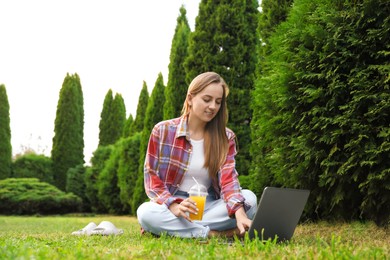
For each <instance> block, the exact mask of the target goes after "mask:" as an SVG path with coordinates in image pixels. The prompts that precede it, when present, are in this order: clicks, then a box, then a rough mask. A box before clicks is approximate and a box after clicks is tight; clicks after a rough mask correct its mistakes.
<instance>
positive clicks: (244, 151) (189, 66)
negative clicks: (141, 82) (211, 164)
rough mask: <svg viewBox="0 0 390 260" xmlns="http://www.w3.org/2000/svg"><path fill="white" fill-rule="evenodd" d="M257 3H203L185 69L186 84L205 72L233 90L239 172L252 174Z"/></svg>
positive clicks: (238, 0) (230, 106)
mask: <svg viewBox="0 0 390 260" xmlns="http://www.w3.org/2000/svg"><path fill="white" fill-rule="evenodd" d="M257 8H258V1H257V0H246V1H245V0H233V1H232V0H229V1H228V0H222V1H211V0H202V1H201V3H200V5H199V13H198V16H197V17H196V24H195V25H196V26H195V31H194V32H193V33H192V34H191V36H190V43H189V54H188V55H189V56H188V58H187V59H186V63H185V67H186V74H187V82H190V81H191V80H192V79H193V78H194V77H195V76H197V75H198V74H200V73H202V72H205V71H215V72H217V73H219V74H220V75H221V76H222V77H223V78H224V79H225V81H226V83H227V84H228V85H229V87H230V94H229V97H228V101H227V102H228V110H229V125H228V126H229V127H230V128H232V129H233V130H234V132H235V133H236V135H237V137H238V146H239V153H238V155H237V157H236V160H237V163H236V168H237V170H238V172H239V173H240V174H243V175H246V174H248V171H249V165H250V160H251V159H250V154H249V146H250V143H251V134H250V121H251V118H252V109H251V107H250V105H249V104H250V100H251V91H252V90H253V89H254V80H255V69H256V60H257V55H256V43H257V41H258V36H257V23H258V13H259V11H258V9H257Z"/></svg>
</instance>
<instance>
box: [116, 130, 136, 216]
mask: <svg viewBox="0 0 390 260" xmlns="http://www.w3.org/2000/svg"><path fill="white" fill-rule="evenodd" d="M141 134H142V133H141V132H138V133H135V134H134V135H132V136H131V137H127V138H122V139H121V140H120V141H119V142H118V143H119V144H118V149H120V157H119V163H118V170H117V175H118V187H119V190H120V192H119V198H120V201H121V203H122V207H123V210H124V211H125V212H127V213H131V214H133V215H135V214H136V210H137V208H136V207H134V203H133V193H134V189H135V186H136V182H137V178H138V168H139V157H140V152H139V148H140V142H141Z"/></svg>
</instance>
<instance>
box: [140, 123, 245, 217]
mask: <svg viewBox="0 0 390 260" xmlns="http://www.w3.org/2000/svg"><path fill="white" fill-rule="evenodd" d="M226 135H227V137H228V139H229V150H228V154H227V158H226V161H225V163H224V164H223V165H222V166H221V168H220V169H219V172H218V178H217V179H218V181H214V180H213V182H212V186H213V188H214V190H215V194H216V196H217V199H218V198H222V199H223V200H224V201H225V202H226V205H227V210H228V214H229V216H231V217H233V216H234V213H235V212H236V211H237V210H238V209H239V208H241V207H242V206H245V207H244V208H245V210H248V209H249V208H250V206H249V205H248V204H246V203H244V201H245V199H244V197H243V195H242V193H241V187H240V183H239V181H238V173H237V171H236V169H235V159H234V156H235V155H236V154H237V151H236V143H235V134H234V133H233V131H231V130H230V129H228V128H226ZM189 140H190V136H189V131H188V125H187V118H186V117H180V118H175V119H171V120H167V121H163V122H160V123H158V124H157V125H156V126H155V127H154V128H153V130H152V133H151V135H150V139H149V144H148V149H147V152H146V158H145V165H144V184H145V191H146V194H147V195H148V197H149V198H150V199H151V200H152V201H154V202H156V203H158V204H163V203H164V204H166V205H167V206H168V207H169V206H170V205H171V204H172V203H173V202H177V203H180V202H181V201H182V199H181V198H178V197H175V196H174V194H175V193H176V191H177V190H179V187H180V184H181V182H182V179H183V176H184V174H186V172H187V170H188V166H189V163H190V157H191V154H192V145H191V142H190V141H189Z"/></svg>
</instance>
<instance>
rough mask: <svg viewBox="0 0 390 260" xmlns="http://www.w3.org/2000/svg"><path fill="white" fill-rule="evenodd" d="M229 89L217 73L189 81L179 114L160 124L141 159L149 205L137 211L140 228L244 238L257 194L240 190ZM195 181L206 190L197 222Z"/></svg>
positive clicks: (184, 233) (197, 235)
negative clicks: (192, 217) (230, 125)
mask: <svg viewBox="0 0 390 260" xmlns="http://www.w3.org/2000/svg"><path fill="white" fill-rule="evenodd" d="M228 92H229V89H228V86H227V85H226V83H225V81H224V80H223V79H222V77H220V76H219V75H218V74H217V73H215V72H205V73H202V74H200V75H198V76H197V77H196V78H194V79H193V81H192V82H191V84H190V86H189V88H188V92H187V96H186V100H185V102H184V106H183V110H182V116H181V117H179V118H175V119H172V120H167V121H163V122H160V123H158V124H157V125H156V126H155V127H154V128H153V130H152V133H151V135H150V139H149V145H148V150H147V153H146V158H145V167H144V182H145V191H146V193H147V195H148V197H149V198H150V200H151V201H150V202H145V203H143V204H142V205H141V206H140V207H139V208H138V210H137V217H138V221H139V222H140V224H141V227H142V229H143V230H145V231H147V232H151V233H153V234H155V235H160V234H162V233H167V234H168V235H173V236H179V237H202V238H206V237H211V236H221V235H222V236H233V235H243V234H244V233H245V231H246V230H247V229H248V228H249V226H250V225H251V219H252V218H253V216H254V213H255V211H256V205H257V198H256V195H255V194H254V193H253V192H251V191H249V190H241V188H240V184H239V181H238V174H237V172H236V169H235V159H234V157H235V155H236V153H237V152H236V143H235V134H234V133H233V132H232V131H231V130H230V129H228V128H226V123H227V116H228V115H227V107H226V97H227V95H228ZM194 178H195V180H197V182H198V183H201V184H203V185H205V186H206V187H208V191H209V195H208V196H207V200H206V206H205V211H204V215H203V219H202V220H201V221H191V220H190V218H189V217H188V214H189V213H190V212H191V213H193V214H196V212H197V207H196V204H195V202H194V201H193V200H191V199H190V198H189V195H188V191H189V189H190V187H191V186H192V185H194V184H195V181H194Z"/></svg>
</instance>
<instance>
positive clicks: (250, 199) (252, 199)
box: [241, 189, 257, 207]
mask: <svg viewBox="0 0 390 260" xmlns="http://www.w3.org/2000/svg"><path fill="white" fill-rule="evenodd" d="M241 192H242V195H243V196H244V198H245V201H246V202H247V203H248V204H250V205H251V206H252V207H257V196H256V194H254V193H253V192H252V191H251V190H245V189H244V190H242V191H241Z"/></svg>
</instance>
